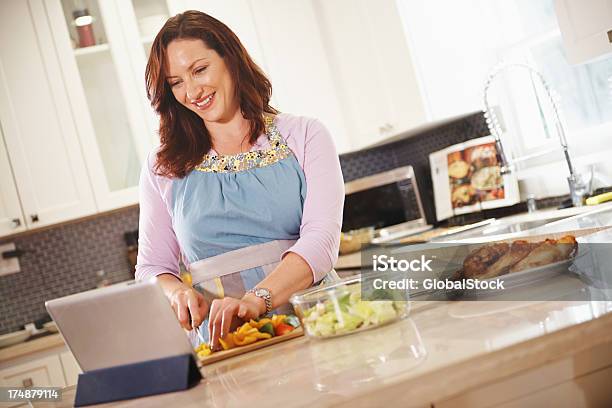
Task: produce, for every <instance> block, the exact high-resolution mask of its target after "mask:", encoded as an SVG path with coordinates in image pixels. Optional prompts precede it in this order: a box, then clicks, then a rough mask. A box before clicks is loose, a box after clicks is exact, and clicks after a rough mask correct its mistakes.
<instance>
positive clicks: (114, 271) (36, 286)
mask: <svg viewBox="0 0 612 408" xmlns="http://www.w3.org/2000/svg"><path fill="white" fill-rule="evenodd" d="M137 228H138V208H134V207H132V208H128V209H125V210H121V211H119V212H114V213H111V214H107V215H101V216H100V217H96V218H93V219H87V220H83V221H80V222H75V223H70V224H65V225H61V226H58V227H56V228H51V229H47V230H43V231H40V232H33V233H29V234H26V235H21V236H17V237H14V238H12V239H10V240H6V239H2V240H0V243H7V242H14V243H15V245H16V247H17V248H18V249H20V250H22V251H24V254H23V255H22V256H21V257H20V258H19V264H20V266H21V272H18V273H14V274H10V275H5V276H0V334H4V333H9V332H12V331H16V330H19V329H20V328H21V326H23V325H24V324H26V323H30V322H32V321H34V320H36V319H39V318H41V317H43V316H44V315H45V313H46V310H45V300H49V299H54V298H57V297H61V296H66V295H69V294H72V293H76V292H82V291H85V290H88V289H93V288H95V287H96V284H97V282H98V276H97V274H96V273H97V272H98V271H100V270H104V272H105V278H106V279H108V280H109V281H110V282H111V283H116V282H121V281H125V280H129V279H132V278H133V275H132V272H131V271H130V265H129V263H128V259H127V247H126V244H125V241H124V239H123V233H124V232H128V231H132V230H135V229H137Z"/></svg>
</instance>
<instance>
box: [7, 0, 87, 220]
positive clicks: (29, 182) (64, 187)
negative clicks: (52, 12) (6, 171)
mask: <svg viewBox="0 0 612 408" xmlns="http://www.w3.org/2000/svg"><path fill="white" fill-rule="evenodd" d="M40 6H41V4H40V2H39V1H38V0H32V1H2V2H0V7H1V10H0V122H2V129H3V132H4V138H5V142H6V147H7V150H8V155H9V157H10V158H11V164H12V167H13V172H14V175H15V181H16V184H17V189H18V191H19V196H20V198H21V204H22V207H23V210H24V213H25V223H26V225H27V226H28V227H29V228H36V227H39V226H44V225H49V224H53V223H57V222H60V221H65V220H68V219H73V218H78V217H82V216H84V215H89V214H92V213H95V212H96V207H95V203H94V200H93V195H92V192H91V188H90V185H89V180H88V175H87V169H86V167H85V163H84V161H83V156H82V154H81V149H80V145H79V140H78V137H77V133H76V129H75V127H74V122H73V117H72V115H71V109H70V105H69V104H68V100H67V97H66V94H65V86H64V82H63V78H62V75H61V72H60V70H59V66H58V61H57V55H56V54H55V49H54V47H53V43H52V40H51V38H52V37H51V33H50V32H49V28H48V25H47V24H46V23H45V21H46V20H45V19H44V13H42V9H41V7H40ZM35 22H36V23H35Z"/></svg>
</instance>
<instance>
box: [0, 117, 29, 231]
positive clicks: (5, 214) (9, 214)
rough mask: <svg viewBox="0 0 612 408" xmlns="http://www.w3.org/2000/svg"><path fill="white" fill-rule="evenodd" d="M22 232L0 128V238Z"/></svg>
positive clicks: (20, 215) (11, 174) (14, 187)
mask: <svg viewBox="0 0 612 408" xmlns="http://www.w3.org/2000/svg"><path fill="white" fill-rule="evenodd" d="M23 230H25V224H24V222H23V214H22V212H21V206H20V205H19V196H18V194H17V187H16V186H15V180H14V178H13V170H12V169H11V165H10V162H9V157H8V154H7V153H6V148H5V145H4V138H3V137H2V127H1V126H0V236H2V235H8V234H14V233H16V232H21V231H23Z"/></svg>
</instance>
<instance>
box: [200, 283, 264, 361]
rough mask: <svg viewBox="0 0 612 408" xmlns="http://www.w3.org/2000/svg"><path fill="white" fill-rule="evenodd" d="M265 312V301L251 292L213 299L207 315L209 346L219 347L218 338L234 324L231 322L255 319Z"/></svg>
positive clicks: (225, 333)
mask: <svg viewBox="0 0 612 408" xmlns="http://www.w3.org/2000/svg"><path fill="white" fill-rule="evenodd" d="M265 312H266V304H265V301H264V300H263V299H261V298H258V297H257V296H254V295H252V294H247V295H245V296H244V297H243V298H242V299H236V298H231V297H225V298H223V299H215V300H213V301H212V303H211V305H210V314H209V315H208V333H209V334H210V345H211V348H212V349H213V350H217V349H218V348H219V339H220V338H223V337H225V336H227V334H228V333H229V332H230V328H231V327H233V326H234V325H233V324H232V323H235V322H236V321H237V320H238V319H242V320H249V319H256V318H258V317H259V316H261V315H262V314H264V313H265Z"/></svg>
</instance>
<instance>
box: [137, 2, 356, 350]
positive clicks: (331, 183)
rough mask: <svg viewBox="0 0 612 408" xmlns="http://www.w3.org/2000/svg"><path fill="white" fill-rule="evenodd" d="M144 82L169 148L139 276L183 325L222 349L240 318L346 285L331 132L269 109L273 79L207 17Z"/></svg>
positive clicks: (176, 28)
mask: <svg viewBox="0 0 612 408" xmlns="http://www.w3.org/2000/svg"><path fill="white" fill-rule="evenodd" d="M145 76H146V83H147V95H148V97H149V100H150V101H151V105H152V106H153V108H154V109H155V110H156V112H157V113H158V114H159V116H160V127H159V134H160V141H161V143H160V147H159V148H158V149H156V151H155V152H153V153H152V154H150V155H149V158H148V160H147V163H146V164H145V166H144V168H143V171H142V174H141V179H140V225H139V230H140V239H139V250H138V264H137V266H136V277H137V279H148V278H150V277H154V276H156V277H157V279H158V281H159V283H160V285H161V286H162V288H163V290H164V292H165V294H166V296H168V298H169V299H170V302H171V304H172V307H173V309H174V311H175V313H176V315H177V317H178V320H179V321H180V323H181V325H182V326H183V327H184V328H185V329H188V330H191V329H192V328H197V327H200V325H201V327H200V332H201V333H202V332H203V333H204V334H203V335H202V337H203V338H202V340H204V341H206V340H207V339H210V343H211V345H212V347H213V348H218V339H219V338H220V337H223V336H225V335H226V334H227V333H228V332H229V331H230V329H231V327H232V323H234V324H235V323H236V321H237V320H238V319H251V318H256V317H258V316H261V315H263V314H265V313H269V312H270V311H271V310H273V309H277V308H279V307H282V306H283V305H285V306H287V302H288V300H289V297H290V296H291V294H293V293H294V292H296V291H298V290H301V289H305V288H307V287H309V286H311V285H313V284H315V283H317V282H320V281H321V280H322V279H324V278H325V277H326V276H327V277H328V278H329V277H330V276H333V275H335V273H334V272H333V269H332V267H333V265H334V263H335V261H336V259H337V253H338V252H337V251H338V245H339V237H340V227H341V222H342V206H343V200H344V185H343V180H342V173H341V170H340V163H339V160H338V156H337V154H336V151H335V148H334V144H333V142H332V139H331V137H330V135H329V133H328V131H327V130H326V129H325V127H324V126H323V125H322V124H321V123H320V122H318V121H317V120H314V119H310V118H306V117H297V116H292V115H289V114H284V113H279V112H278V111H277V110H276V109H274V108H273V107H271V106H270V104H269V102H270V95H271V93H272V88H271V84H270V82H269V80H268V79H267V78H266V77H265V75H264V74H263V72H262V71H261V69H260V68H259V67H258V66H257V65H256V64H255V63H254V62H253V60H252V59H251V58H250V57H249V55H248V53H247V52H246V50H245V49H244V47H243V46H242V44H241V43H240V40H239V39H238V38H237V37H236V35H235V34H234V33H233V32H232V31H231V30H230V29H229V28H228V27H227V26H225V25H224V24H223V23H221V22H220V21H218V20H216V19H214V18H212V17H211V16H209V15H207V14H204V13H201V12H198V11H187V12H185V13H183V14H179V15H177V16H175V17H172V18H170V19H169V20H168V21H167V22H166V24H165V25H164V27H163V28H162V29H161V31H160V32H159V33H158V35H157V37H156V38H155V41H154V42H153V45H152V48H151V55H150V57H149V61H148V64H147V69H146V74H145ZM179 257H180V259H181V260H182V262H183V263H184V264H185V266H186V267H187V269H188V270H189V271H190V272H191V275H192V281H193V287H191V286H189V285H187V284H185V283H183V282H182V281H181V279H180V277H179ZM207 315H208V322H207V324H206V322H205V320H206V317H207ZM192 340H193V339H192Z"/></svg>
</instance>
